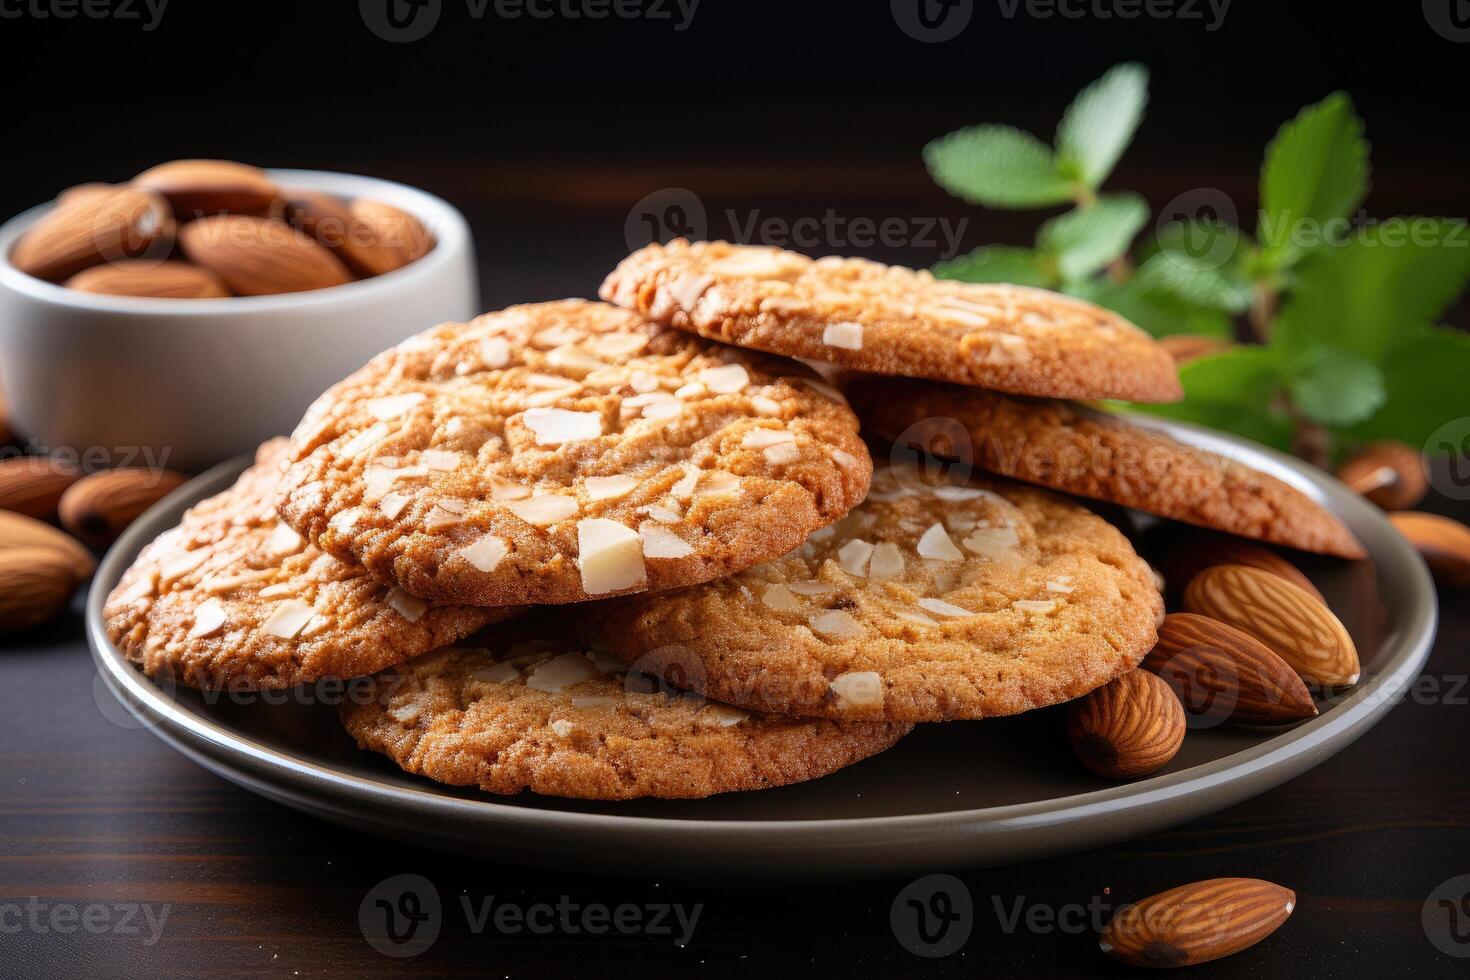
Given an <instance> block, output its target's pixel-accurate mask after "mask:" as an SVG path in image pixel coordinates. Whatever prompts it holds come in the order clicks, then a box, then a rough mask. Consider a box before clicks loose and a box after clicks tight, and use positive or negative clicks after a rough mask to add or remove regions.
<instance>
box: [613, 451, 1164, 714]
mask: <svg viewBox="0 0 1470 980" xmlns="http://www.w3.org/2000/svg"><path fill="white" fill-rule="evenodd" d="M589 612H590V613H591V615H592V616H593V618H594V621H595V622H596V623H597V624H598V627H599V629H600V630H601V631H602V635H603V637H604V640H605V641H606V642H607V643H608V644H609V645H610V646H611V647H612V648H613V650H614V651H615V652H616V653H618V654H619V655H620V656H622V657H624V658H625V659H627V660H629V661H630V662H637V663H638V664H639V666H640V669H644V670H646V671H651V672H655V673H662V672H665V671H667V670H673V671H675V672H676V676H680V677H683V678H685V679H686V680H685V683H686V684H687V685H688V686H690V687H692V688H694V689H696V690H700V691H702V692H704V693H706V694H708V695H709V696H711V697H714V698H718V699H719V700H722V701H728V702H730V703H732V704H739V705H742V706H745V707H750V708H754V709H756V710H762V711H779V712H784V713H789V714H794V715H809V716H818V717H828V718H862V719H880V718H881V719H886V720H900V721H947V720H951V719H961V718H986V717H991V716H994V715H1007V714H1014V713H1016V712H1020V711H1027V710H1030V709H1032V708H1038V707H1042V706H1045V705H1049V704H1055V703H1058V702H1061V701H1067V700H1070V699H1071V698H1075V697H1079V696H1081V695H1083V694H1086V693H1087V692H1088V691H1090V690H1092V689H1093V688H1095V687H1097V686H1099V685H1101V684H1103V683H1106V682H1107V681H1109V680H1111V679H1112V678H1114V677H1117V676H1118V675H1119V674H1122V673H1124V672H1126V671H1128V670H1131V669H1132V668H1133V667H1134V666H1136V665H1137V664H1138V662H1139V661H1140V660H1141V659H1142V657H1143V656H1144V654H1145V653H1147V652H1148V650H1149V649H1150V648H1151V647H1152V646H1153V644H1154V642H1155V639H1156V628H1157V625H1158V623H1159V621H1160V620H1161V619H1162V617H1163V600H1162V598H1161V597H1160V596H1159V593H1158V590H1157V586H1156V583H1155V580H1154V577H1153V574H1152V572H1151V570H1150V569H1149V567H1148V565H1147V564H1146V563H1145V562H1144V561H1143V560H1142V559H1140V558H1139V557H1138V556H1137V555H1136V554H1135V553H1134V552H1133V549H1132V547H1131V546H1130V545H1129V544H1128V541H1127V539H1125V538H1124V537H1123V535H1122V534H1120V533H1119V532H1118V531H1117V530H1116V529H1114V528H1113V527H1112V526H1111V525H1109V524H1107V523H1106V522H1105V521H1103V520H1102V519H1101V518H1099V517H1097V516H1096V515H1095V514H1092V513H1091V512H1089V511H1087V510H1085V509H1084V508H1082V507H1079V506H1077V505H1076V504H1073V503H1070V502H1068V501H1065V500H1062V499H1061V498H1058V497H1056V496H1054V495H1052V494H1049V493H1046V492H1045V491H1041V490H1036V489H1034V488H1030V487H1026V486H1023V485H1021V484H1012V483H1006V482H999V481H987V480H974V481H971V483H970V484H968V485H966V486H940V487H933V486H930V485H928V484H926V483H924V482H923V481H920V480H918V479H917V478H916V477H914V476H913V474H912V473H911V472H909V471H903V470H893V469H886V468H885V469H880V470H878V471H877V472H876V473H875V474H874V478H873V490H872V492H871V493H870V494H869V497H868V499H867V501H865V502H864V503H863V504H862V505H861V506H860V507H859V508H858V509H857V510H855V511H854V512H853V513H852V514H851V515H849V516H848V517H847V518H846V519H844V520H843V521H841V522H840V523H839V524H837V525H836V526H835V527H834V528H828V529H824V530H822V531H819V532H817V533H816V534H815V535H813V536H812V539H811V540H809V541H808V542H807V543H806V544H805V545H803V547H802V548H801V549H799V550H798V551H797V552H795V553H793V554H791V555H788V556H786V557H784V558H782V559H780V560H778V561H774V562H767V563H765V564H762V565H759V566H757V567H755V568H752V569H750V570H748V571H746V572H743V573H741V574H740V575H736V576H732V577H730V578H726V579H720V580H718V581H715V582H708V583H705V584H703V585H699V586H695V587H693V588H690V589H682V590H679V591H677V592H671V593H666V594H663V595H656V596H632V597H629V598H626V599H619V600H614V601H612V602H607V603H598V604H597V605H595V606H592V607H589Z"/></svg>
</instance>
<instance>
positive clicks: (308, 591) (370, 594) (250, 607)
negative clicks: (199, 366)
mask: <svg viewBox="0 0 1470 980" xmlns="http://www.w3.org/2000/svg"><path fill="white" fill-rule="evenodd" d="M285 455H286V440H285V439H274V440H272V441H270V442H267V443H266V444H265V445H263V446H261V447H260V450H259V452H258V453H257V455H256V463H255V465H254V466H252V467H250V468H249V469H248V470H246V471H245V472H244V473H243V474H241V476H240V479H239V480H238V481H236V483H235V484H234V485H233V486H232V487H230V489H228V490H226V491H224V492H223V493H220V494H217V495H215V496H213V497H210V498H209V499H208V500H205V501H203V502H201V503H199V504H197V505H195V506H194V507H192V508H190V510H189V511H188V512H187V513H185V514H184V517H183V520H181V521H180V523H179V526H178V527H176V528H173V529H172V530H169V531H166V532H164V533H163V534H162V535H160V536H159V537H158V538H157V539H156V540H155V541H153V542H152V543H151V544H149V545H148V546H147V547H145V548H144V549H143V551H142V553H141V554H139V555H138V559H137V561H135V562H134V563H133V565H132V567H131V568H129V569H128V570H127V571H126V572H125V573H124V574H123V577H122V580H121V581H120V582H119V583H118V585H117V588H116V589H114V590H113V592H112V594H111V595H110V596H108V599H107V603H106V605H105V606H104V607H103V619H104V621H105V623H106V627H107V635H108V636H109V637H110V638H111V640H112V642H113V643H115V644H117V646H118V649H120V650H121V651H122V652H123V654H124V655H125V656H126V657H127V658H128V659H129V660H131V661H133V662H134V663H136V664H138V665H140V666H141V667H142V668H143V671H144V673H146V674H148V676H150V677H168V678H172V679H175V680H177V681H180V682H182V683H184V684H188V685H189V686H191V687H200V688H205V689H210V690H219V689H229V690H256V689H264V688H281V687H291V686H293V685H296V684H300V683H303V682H308V681H315V680H320V679H323V678H349V677H357V676H360V675H362V674H370V673H372V672H374V671H377V670H381V669H383V668H384V667H387V666H390V665H392V664H395V663H398V662H399V661H402V660H407V659H409V658H410V657H415V656H418V655H419V654H421V653H423V652H425V651H426V650H432V649H434V648H435V647H438V646H442V645H444V644H446V643H452V642H453V641H455V640H457V639H459V638H460V637H463V636H467V635H469V634H470V633H473V632H474V631H476V630H478V629H479V628H480V627H482V626H484V625H485V624H486V623H490V622H494V621H496V620H498V619H503V618H505V617H506V616H507V615H509V614H512V613H514V612H515V611H516V610H514V609H505V610H494V609H473V608H470V607H468V606H440V607H428V608H424V604H423V603H421V602H419V601H418V600H416V599H413V598H412V597H410V596H407V595H392V594H390V593H389V590H387V589H385V588H384V587H383V586H381V585H379V584H378V583H376V582H374V581H373V580H372V579H371V578H369V577H368V575H367V573H366V572H364V571H363V570H362V569H360V568H358V567H356V566H353V565H348V564H346V563H344V562H341V561H338V560H337V559H336V558H333V557H332V556H331V555H327V554H324V553H323V552H321V551H319V550H318V549H316V548H313V547H312V546H311V545H309V544H306V543H305V542H304V541H302V540H301V539H300V537H299V536H298V535H296V534H295V532H293V531H291V529H290V528H287V527H286V526H285V525H284V524H282V523H280V521H279V519H278V518H277V516H276V513H275V511H274V509H273V508H272V506H271V505H272V502H273V501H274V498H275V491H276V481H277V479H278V478H279V475H280V470H281V465H282V464H283V463H284V462H285ZM293 613H295V614H298V615H293ZM410 617H411V618H410ZM298 624H299V625H298ZM293 626H294V627H296V629H295V631H294V632H293V631H292V628H293Z"/></svg>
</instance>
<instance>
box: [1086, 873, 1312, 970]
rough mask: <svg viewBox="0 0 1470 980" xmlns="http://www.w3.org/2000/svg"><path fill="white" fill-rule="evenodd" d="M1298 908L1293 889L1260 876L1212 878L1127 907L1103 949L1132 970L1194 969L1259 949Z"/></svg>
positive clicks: (1105, 933)
mask: <svg viewBox="0 0 1470 980" xmlns="http://www.w3.org/2000/svg"><path fill="white" fill-rule="evenodd" d="M1295 908H1296V893H1295V892H1293V891H1292V890H1291V889H1289V888H1282V887H1281V886H1280V885H1276V884H1272V883H1271V882H1269V881H1262V880H1261V879H1259V878H1211V879H1209V880H1207V881H1196V882H1194V883H1192V884H1188V885H1180V886H1179V887H1178V888H1171V889H1169V890H1168V891H1166V892H1160V893H1159V894H1157V895H1151V896H1149V897H1148V898H1145V899H1144V900H1143V901H1141V902H1137V903H1135V904H1133V905H1125V906H1124V907H1123V908H1121V909H1119V910H1118V913H1117V914H1116V915H1114V916H1113V918H1112V920H1111V921H1110V922H1109V923H1108V925H1107V928H1106V929H1104V930H1103V934H1102V938H1101V941H1100V942H1099V945H1100V946H1101V947H1102V951H1103V952H1104V953H1107V954H1108V955H1109V956H1111V957H1112V958H1113V959H1115V960H1121V961H1122V962H1124V963H1128V964H1130V965H1132V966H1147V967H1173V966H1193V965H1195V964H1196V963H1206V962H1209V961H1210V960H1218V959H1219V958H1220V957H1222V956H1229V955H1231V954H1232V953H1238V952H1240V951H1241V950H1243V949H1248V948H1249V947H1251V946H1254V945H1255V944H1256V943H1258V942H1260V941H1261V940H1262V939H1265V938H1266V937H1267V936H1269V935H1271V933H1273V932H1275V931H1276V930H1277V929H1279V928H1280V927H1281V924H1282V923H1283V922H1285V921H1286V920H1287V918H1288V917H1289V916H1290V915H1291V913H1292V911H1293V910H1294V909H1295Z"/></svg>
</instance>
